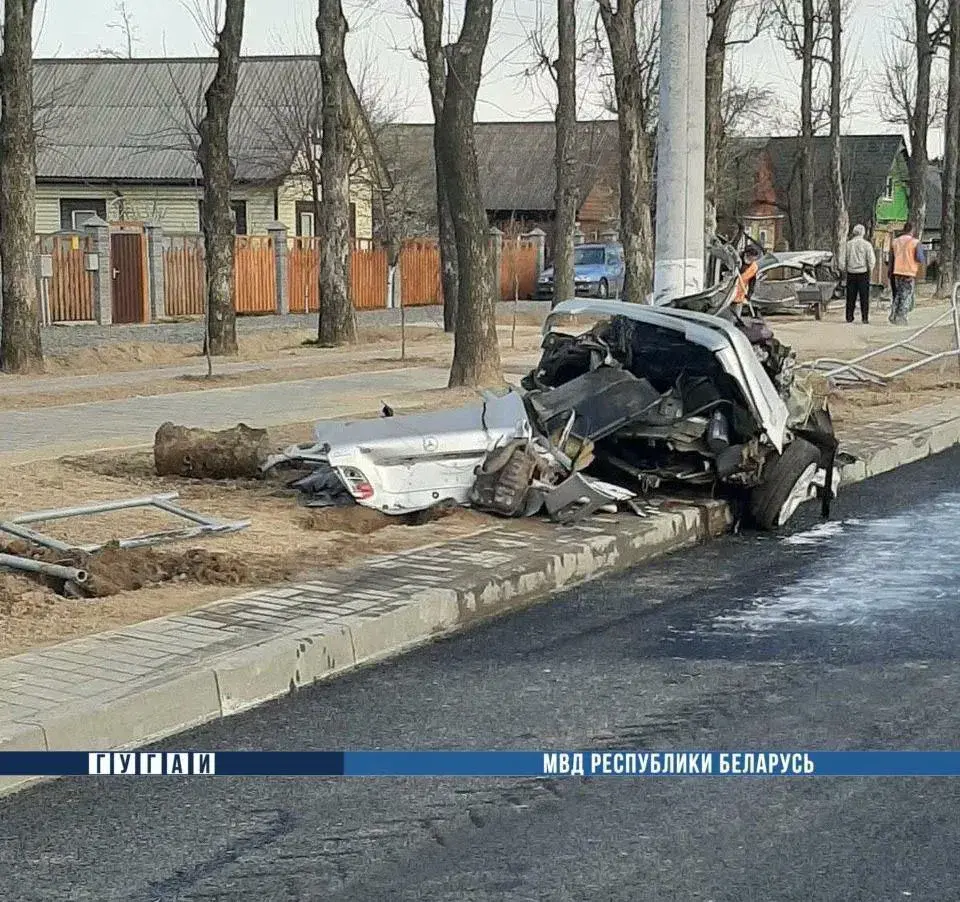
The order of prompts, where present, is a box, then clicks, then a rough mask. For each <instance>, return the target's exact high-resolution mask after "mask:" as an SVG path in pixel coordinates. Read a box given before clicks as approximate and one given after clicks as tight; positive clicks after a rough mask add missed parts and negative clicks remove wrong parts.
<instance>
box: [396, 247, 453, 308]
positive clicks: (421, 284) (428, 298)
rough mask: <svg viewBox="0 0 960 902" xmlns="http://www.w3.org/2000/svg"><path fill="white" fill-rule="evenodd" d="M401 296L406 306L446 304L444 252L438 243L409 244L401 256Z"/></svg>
mask: <svg viewBox="0 0 960 902" xmlns="http://www.w3.org/2000/svg"><path fill="white" fill-rule="evenodd" d="M400 294H401V298H402V300H403V305H404V307H420V306H424V305H428V304H442V303H443V286H442V285H441V284H440V249H439V248H438V247H437V242H436V241H408V242H406V243H405V244H404V246H403V251H402V253H401V254H400Z"/></svg>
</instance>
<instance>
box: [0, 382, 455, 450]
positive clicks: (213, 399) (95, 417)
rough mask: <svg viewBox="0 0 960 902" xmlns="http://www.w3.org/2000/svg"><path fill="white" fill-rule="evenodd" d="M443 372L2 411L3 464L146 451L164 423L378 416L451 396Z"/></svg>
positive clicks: (219, 425)
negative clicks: (413, 401) (445, 392)
mask: <svg viewBox="0 0 960 902" xmlns="http://www.w3.org/2000/svg"><path fill="white" fill-rule="evenodd" d="M448 377H449V374H448V372H447V370H446V369H440V368H437V367H409V368H404V369H394V370H372V371H369V372H361V373H349V374H347V375H343V376H326V377H321V378H314V379H302V380H296V381H289V382H270V383H264V384H262V385H250V386H236V387H227V388H214V389H207V390H206V391H188V392H177V393H175V394H167V395H152V396H147V397H134V398H121V399H118V400H115V401H90V402H85V403H83V404H71V405H68V406H64V407H41V408H37V409H36V410H5V411H0V460H2V459H3V458H4V457H8V459H9V456H11V455H16V456H17V457H18V458H26V457H31V456H32V457H34V458H36V457H56V456H59V455H62V454H70V453H77V452H80V451H86V450H93V449H97V448H115V447H122V446H128V445H140V444H147V443H150V442H152V441H153V436H154V433H155V432H156V431H157V427H158V426H160V424H161V423H163V422H165V421H167V420H172V421H174V422H176V423H180V424H183V425H187V426H197V427H202V428H206V429H223V428H226V427H229V426H234V425H236V423H238V422H245V423H247V424H249V425H253V426H277V425H281V424H284V423H295V422H299V421H302V420H308V421H309V420H319V419H323V418H324V417H335V416H352V415H357V414H361V413H365V412H372V411H375V410H378V409H379V408H380V404H381V401H382V400H387V399H396V398H397V395H398V394H401V393H411V392H421V391H428V390H431V389H438V388H446V385H447V379H448Z"/></svg>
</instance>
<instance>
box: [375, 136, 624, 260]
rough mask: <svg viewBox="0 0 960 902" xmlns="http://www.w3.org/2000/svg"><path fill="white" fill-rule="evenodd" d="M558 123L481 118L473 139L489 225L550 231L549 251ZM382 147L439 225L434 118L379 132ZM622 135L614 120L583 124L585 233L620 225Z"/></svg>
mask: <svg viewBox="0 0 960 902" xmlns="http://www.w3.org/2000/svg"><path fill="white" fill-rule="evenodd" d="M555 141H556V130H555V126H554V123H553V121H552V120H551V121H548V122H478V123H476V125H475V126H474V143H475V145H476V151H477V164H478V167H479V170H480V190H481V193H482V195H483V202H484V206H485V208H486V210H487V215H488V218H489V220H490V223H491V225H496V226H498V227H499V228H501V229H503V228H506V227H508V226H509V225H510V224H511V223H512V224H513V226H514V227H516V228H519V229H522V230H524V231H528V230H530V229H533V228H535V227H537V228H541V229H543V231H545V232H546V233H547V246H548V255H549V253H550V252H549V247H550V244H551V242H550V233H551V232H552V224H553V217H554V197H553V195H554V190H555V188H556V170H555V168H554V162H553V158H554V145H555ZM378 143H379V147H380V152H381V154H382V156H383V159H384V161H385V165H386V166H387V168H388V170H389V171H390V172H391V175H392V177H393V181H394V183H395V184H396V183H397V182H398V181H399V180H400V179H407V180H409V181H411V182H412V183H413V184H415V185H416V186H417V190H415V191H412V192H408V193H410V194H411V195H413V196H416V197H417V198H418V211H417V212H418V213H419V215H420V217H421V218H422V219H423V220H424V221H425V222H426V223H428V224H429V225H430V226H432V228H433V229H435V228H436V196H437V189H436V174H435V165H436V164H435V161H434V153H433V124H432V123H429V124H422V125H421V124H397V125H391V126H388V127H386V128H384V129H383V130H382V131H381V133H380V134H379V142H378ZM618 148H619V139H618V135H617V123H616V121H615V120H594V121H584V122H579V123H578V124H577V141H576V157H575V159H576V166H577V181H578V184H579V198H580V205H579V208H578V221H579V224H580V231H581V233H582V234H583V237H584V239H585V240H591V239H597V238H600V237H601V235H602V234H603V233H604V232H608V231H616V229H617V223H618V221H619V218H620V208H619V204H620V200H619V197H620V195H619V169H618V153H619V150H618Z"/></svg>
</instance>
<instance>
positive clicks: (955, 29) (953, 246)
mask: <svg viewBox="0 0 960 902" xmlns="http://www.w3.org/2000/svg"><path fill="white" fill-rule="evenodd" d="M949 23H950V61H949V65H948V76H947V118H946V123H945V126H944V147H943V175H942V176H941V190H942V196H943V206H942V209H941V224H940V254H939V269H940V275H939V280H938V285H937V293H938V294H939V295H941V296H944V295H948V294H949V293H950V291H951V290H952V288H953V283H954V280H955V279H956V278H957V276H958V275H960V269H958V267H957V257H958V250H960V244H958V238H960V235H958V234H957V226H958V223H960V220H958V217H957V207H958V204H960V197H958V194H957V187H958V181H960V180H958V172H957V170H958V167H960V2H958V0H952V2H951V3H950V20H949Z"/></svg>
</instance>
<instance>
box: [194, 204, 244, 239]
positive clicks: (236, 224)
mask: <svg viewBox="0 0 960 902" xmlns="http://www.w3.org/2000/svg"><path fill="white" fill-rule="evenodd" d="M230 210H231V212H232V213H233V231H234V234H236V235H246V234H247V202H246V201H245V200H232V201H230ZM197 212H198V215H199V216H200V228H201V229H202V228H203V201H202V200H200V201H197Z"/></svg>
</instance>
